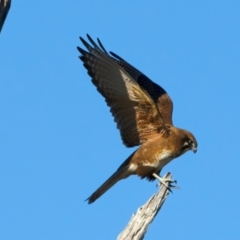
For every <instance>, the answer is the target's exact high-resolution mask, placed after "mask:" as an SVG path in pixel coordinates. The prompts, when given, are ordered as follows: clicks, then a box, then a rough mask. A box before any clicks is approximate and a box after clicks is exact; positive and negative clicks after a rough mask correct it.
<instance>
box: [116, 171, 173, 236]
mask: <svg viewBox="0 0 240 240" xmlns="http://www.w3.org/2000/svg"><path fill="white" fill-rule="evenodd" d="M164 177H166V178H167V179H171V177H172V175H171V173H167V174H166V175H165V176H164ZM168 194H169V190H168V189H167V188H166V187H165V186H163V185H161V188H160V189H159V191H158V192H157V193H156V194H155V195H153V196H152V197H151V198H150V199H149V200H148V201H147V202H146V203H145V204H144V205H143V206H141V207H140V208H138V210H137V212H136V213H135V214H133V216H132V218H131V220H130V221H129V223H128V225H127V226H126V227H125V229H124V230H123V231H122V232H121V233H120V234H119V235H118V238H117V240H141V239H143V238H144V236H145V233H146V232H147V229H148V226H149V224H150V223H151V222H152V221H153V219H154V218H155V217H156V215H157V213H158V212H159V210H160V209H161V207H162V205H163V203H164V201H165V200H166V198H167V196H168Z"/></svg>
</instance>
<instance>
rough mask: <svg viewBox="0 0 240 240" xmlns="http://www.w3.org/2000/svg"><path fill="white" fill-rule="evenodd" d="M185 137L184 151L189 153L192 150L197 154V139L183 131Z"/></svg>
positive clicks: (183, 140)
mask: <svg viewBox="0 0 240 240" xmlns="http://www.w3.org/2000/svg"><path fill="white" fill-rule="evenodd" d="M182 133H183V136H182V150H183V151H184V152H186V151H188V150H192V151H193V152H194V153H196V152H197V146H198V144H197V140H196V138H195V137H194V136H193V134H192V133H190V132H188V131H186V130H182Z"/></svg>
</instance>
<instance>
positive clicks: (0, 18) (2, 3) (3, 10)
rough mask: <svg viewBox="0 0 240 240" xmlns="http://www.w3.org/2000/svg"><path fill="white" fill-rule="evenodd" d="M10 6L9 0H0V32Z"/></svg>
mask: <svg viewBox="0 0 240 240" xmlns="http://www.w3.org/2000/svg"><path fill="white" fill-rule="evenodd" d="M10 7H11V0H0V32H1V30H2V27H3V24H4V21H5V19H6V17H7V14H8V11H9V9H10Z"/></svg>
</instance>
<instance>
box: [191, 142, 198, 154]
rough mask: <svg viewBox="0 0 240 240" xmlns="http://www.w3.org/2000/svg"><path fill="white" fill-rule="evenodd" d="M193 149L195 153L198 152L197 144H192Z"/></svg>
mask: <svg viewBox="0 0 240 240" xmlns="http://www.w3.org/2000/svg"><path fill="white" fill-rule="evenodd" d="M192 151H193V152H194V153H196V152H197V147H196V146H195V144H192Z"/></svg>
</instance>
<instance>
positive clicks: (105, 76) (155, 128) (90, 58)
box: [78, 35, 168, 147]
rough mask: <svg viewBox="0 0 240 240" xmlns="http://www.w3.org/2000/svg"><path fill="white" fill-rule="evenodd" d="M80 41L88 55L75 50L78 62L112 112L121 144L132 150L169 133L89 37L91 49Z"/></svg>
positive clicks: (144, 96)
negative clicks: (81, 64)
mask: <svg viewBox="0 0 240 240" xmlns="http://www.w3.org/2000/svg"><path fill="white" fill-rule="evenodd" d="M87 36H88V35H87ZM80 39H81V41H82V43H83V44H84V45H85V47H86V48H87V49H88V51H89V52H87V51H85V50H83V49H81V48H80V47H78V50H79V52H80V53H81V56H80V59H81V60H82V62H83V65H84V67H85V68H86V69H87V70H88V74H89V75H90V76H91V77H92V82H93V84H94V85H95V86H96V87H97V90H98V91H99V92H100V93H101V94H102V96H103V97H104V98H105V100H106V102H107V104H108V106H109V107H110V108H111V112H112V114H113V116H114V120H115V122H116V123H117V127H118V128H119V130H120V133H121V137H122V140H123V143H124V144H125V145H126V146H127V147H133V146H136V145H139V144H141V143H143V142H144V141H145V140H147V139H151V138H154V137H155V136H156V135H158V134H159V133H160V132H161V133H168V129H167V128H166V127H165V125H164V122H163V119H162V118H161V115H160V113H159V110H158V109H157V107H156V104H155V103H154V101H153V100H152V98H151V97H150V96H149V94H148V93H147V92H146V91H144V90H143V89H142V88H141V87H140V86H139V84H138V83H137V82H136V81H135V80H134V79H133V78H132V77H131V76H130V75H129V74H128V73H127V72H126V71H125V70H124V69H123V68H122V67H121V66H120V65H119V64H118V63H117V62H116V61H114V60H113V59H112V58H111V57H110V56H109V55H108V54H107V53H106V52H105V49H104V48H99V47H98V45H97V44H96V43H95V42H94V41H93V40H92V39H91V38H90V37H89V36H88V39H89V41H90V42H91V44H92V45H93V47H92V46H91V45H90V44H88V43H87V42H86V41H85V40H84V39H82V38H80ZM100 47H101V45H100ZM96 121H97V116H96Z"/></svg>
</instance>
